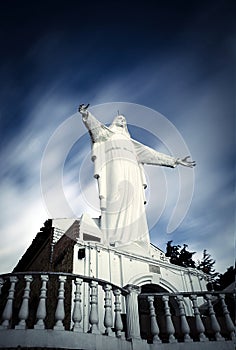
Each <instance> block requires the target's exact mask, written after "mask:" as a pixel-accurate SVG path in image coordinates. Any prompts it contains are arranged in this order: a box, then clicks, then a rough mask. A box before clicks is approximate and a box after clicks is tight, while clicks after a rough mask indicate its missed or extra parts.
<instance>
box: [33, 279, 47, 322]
mask: <svg viewBox="0 0 236 350" xmlns="http://www.w3.org/2000/svg"><path fill="white" fill-rule="evenodd" d="M41 280H42V287H41V290H40V296H39V304H38V309H37V313H36V319H37V322H36V324H35V325H34V329H44V328H45V323H44V320H45V318H46V315H47V311H46V298H47V282H48V275H41Z"/></svg>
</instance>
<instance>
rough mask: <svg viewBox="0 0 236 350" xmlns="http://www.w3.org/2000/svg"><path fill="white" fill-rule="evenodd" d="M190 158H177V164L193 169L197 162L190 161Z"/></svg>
mask: <svg viewBox="0 0 236 350" xmlns="http://www.w3.org/2000/svg"><path fill="white" fill-rule="evenodd" d="M188 158H190V156H187V157H185V158H183V159H180V158H177V159H176V164H180V165H183V166H186V167H188V168H193V167H194V166H195V165H196V162H195V160H188Z"/></svg>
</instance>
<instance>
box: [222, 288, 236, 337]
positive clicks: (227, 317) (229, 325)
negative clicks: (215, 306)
mask: <svg viewBox="0 0 236 350" xmlns="http://www.w3.org/2000/svg"><path fill="white" fill-rule="evenodd" d="M219 298H220V300H221V305H222V309H223V315H224V317H225V323H226V327H227V330H228V332H229V334H230V339H232V340H233V339H235V328H234V324H233V321H232V320H231V317H230V314H229V310H228V308H227V305H226V303H225V294H220V295H219Z"/></svg>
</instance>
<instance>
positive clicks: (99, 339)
mask: <svg viewBox="0 0 236 350" xmlns="http://www.w3.org/2000/svg"><path fill="white" fill-rule="evenodd" d="M17 347H21V348H37V349H39V348H58V349H77V350H78V349H80V350H111V349H113V350H155V349H158V350H199V348H201V350H234V349H235V345H234V342H233V341H224V342H223V341H221V342H217V341H212V342H205V343H203V342H201V343H200V342H193V343H175V344H147V342H146V341H144V340H131V341H127V340H123V339H121V338H114V337H109V336H104V335H96V334H88V333H76V332H71V331H56V330H36V329H28V330H20V329H18V330H15V329H8V330H1V331H0V349H6V348H11V349H14V348H17Z"/></svg>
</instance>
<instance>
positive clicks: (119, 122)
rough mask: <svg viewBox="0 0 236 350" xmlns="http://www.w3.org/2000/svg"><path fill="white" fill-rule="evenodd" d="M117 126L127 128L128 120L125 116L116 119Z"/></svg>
mask: <svg viewBox="0 0 236 350" xmlns="http://www.w3.org/2000/svg"><path fill="white" fill-rule="evenodd" d="M115 125H116V126H120V127H121V128H124V127H125V126H126V119H125V117H124V116H123V115H118V116H117V117H116V118H115Z"/></svg>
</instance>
